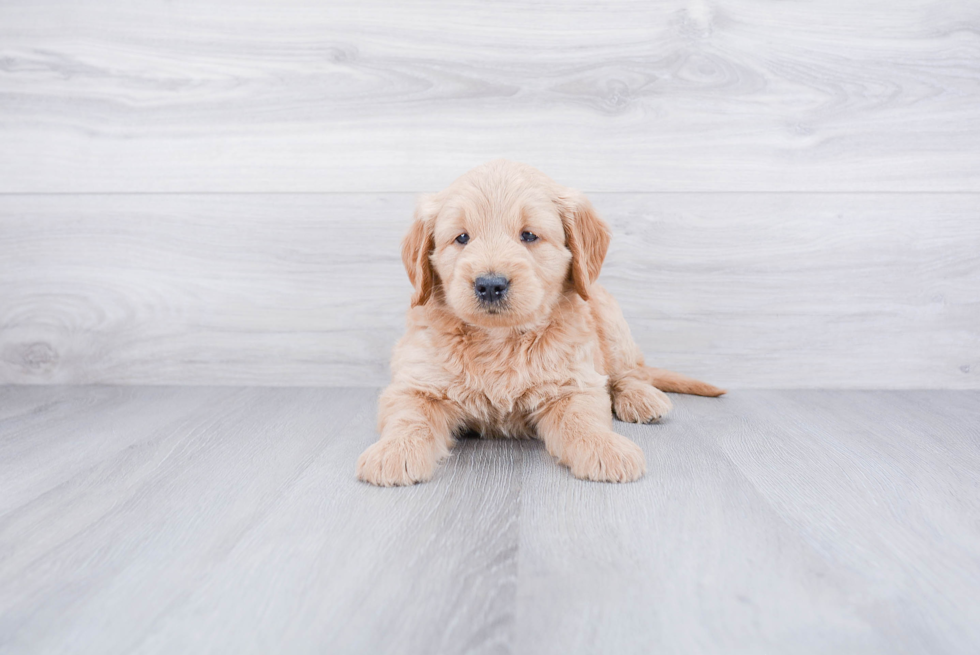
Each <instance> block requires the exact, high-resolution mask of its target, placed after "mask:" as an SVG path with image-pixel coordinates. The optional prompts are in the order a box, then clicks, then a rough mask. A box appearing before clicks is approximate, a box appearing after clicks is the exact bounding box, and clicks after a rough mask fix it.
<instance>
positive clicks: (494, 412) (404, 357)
mask: <svg viewBox="0 0 980 655" xmlns="http://www.w3.org/2000/svg"><path fill="white" fill-rule="evenodd" d="M608 246H609V228H608V227H607V226H606V224H605V223H604V222H603V221H602V220H601V219H600V218H599V217H598V216H597V215H596V212H595V210H594V209H593V208H592V204H591V203H590V202H589V201H588V199H587V198H586V197H585V196H584V195H582V194H581V193H578V192H576V191H573V190H571V189H568V188H566V187H563V186H561V185H559V184H557V183H556V182H554V181H553V180H551V179H550V178H549V177H547V176H546V175H544V174H543V173H541V172H540V171H538V170H536V169H534V168H532V167H530V166H526V165H524V164H518V163H515V162H510V161H503V160H499V161H493V162H490V163H488V164H484V165H483V166H479V167H478V168H475V169H473V170H472V171H470V172H469V173H466V174H465V175H463V176H462V177H460V178H459V179H458V180H456V181H455V182H453V183H452V185H450V186H449V188H447V189H445V190H444V191H442V192H440V193H437V194H434V195H431V196H426V197H423V198H422V199H421V200H420V202H419V204H418V208H417V209H416V212H415V222H414V224H413V225H412V227H411V229H410V230H409V233H408V235H407V236H406V237H405V240H404V242H403V244H402V259H403V261H404V262H405V268H406V269H407V270H408V277H409V279H410V280H411V281H412V284H413V285H414V286H415V294H414V296H413V298H412V307H411V309H410V310H409V312H408V331H407V333H406V334H405V336H404V337H403V338H402V339H401V341H399V342H398V345H397V346H395V351H394V356H393V359H392V364H391V369H392V383H391V385H390V386H389V387H388V388H387V389H386V390H385V392H384V393H383V394H382V396H381V399H380V407H379V424H378V429H379V431H380V433H381V439H380V440H379V441H378V442H377V443H375V444H373V445H372V446H371V447H369V448H368V449H367V450H366V451H364V454H362V455H361V457H360V459H358V462H357V476H358V477H359V478H360V479H361V480H365V481H367V482H370V483H372V484H377V485H383V486H391V485H407V484H412V483H414V482H420V481H423V480H428V479H429V478H431V477H432V474H433V473H434V472H435V470H436V467H437V466H438V464H439V462H440V461H441V460H442V459H443V458H445V457H446V456H448V455H449V451H450V449H451V448H452V446H453V443H454V440H455V435H456V434H458V433H460V432H461V431H464V430H474V431H476V432H479V433H481V434H482V435H483V436H485V437H517V438H522V437H535V436H536V437H537V438H539V439H541V440H542V441H543V442H544V445H545V447H546V448H547V450H548V452H549V453H551V454H552V455H553V456H555V457H556V458H557V459H558V461H559V462H561V463H562V464H564V465H565V466H567V467H568V468H569V469H571V472H572V474H573V475H575V476H576V477H578V478H585V479H589V480H601V481H607V482H627V481H630V480H636V479H637V478H639V477H640V476H642V475H643V473H644V472H645V470H646V464H645V462H644V459H643V451H641V450H640V448H639V447H638V446H637V445H636V444H635V443H633V442H632V441H630V440H629V439H627V438H626V437H623V436H621V435H619V434H616V433H615V432H613V430H612V413H613V412H614V411H615V412H616V416H618V417H619V418H620V420H623V421H629V422H632V423H642V422H650V421H656V420H657V419H659V418H660V417H661V416H663V415H664V414H666V413H667V412H668V411H669V410H670V408H671V404H670V400H669V399H668V397H667V396H666V394H664V393H663V392H664V391H677V392H680V393H692V394H698V395H702V396H718V395H721V394H723V393H724V391H722V390H721V389H717V388H715V387H713V386H711V385H709V384H706V383H704V382H699V381H697V380H692V379H691V378H687V377H684V376H682V375H679V374H677V373H671V372H669V371H663V370H659V369H655V368H650V367H648V366H645V365H644V363H643V355H642V354H641V353H640V350H639V348H638V347H637V346H636V344H635V343H634V342H633V338H632V337H631V336H630V330H629V326H628V325H627V324H626V320H625V319H624V318H623V314H622V312H621V311H620V309H619V306H618V305H617V304H616V300H615V299H614V298H613V297H612V296H611V295H610V294H609V292H607V291H606V290H605V289H603V288H602V287H601V286H599V285H598V284H596V278H597V277H598V276H599V270H600V268H601V267H602V261H603V259H604V258H605V256H606V249H607V247H608Z"/></svg>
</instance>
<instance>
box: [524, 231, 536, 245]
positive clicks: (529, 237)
mask: <svg viewBox="0 0 980 655" xmlns="http://www.w3.org/2000/svg"><path fill="white" fill-rule="evenodd" d="M537 240H538V235H537V234H535V233H534V232H528V231H527V230H524V231H523V232H521V241H523V242H524V243H531V242H532V241H537Z"/></svg>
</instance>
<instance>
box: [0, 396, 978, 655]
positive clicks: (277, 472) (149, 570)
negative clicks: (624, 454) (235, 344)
mask: <svg viewBox="0 0 980 655" xmlns="http://www.w3.org/2000/svg"><path fill="white" fill-rule="evenodd" d="M376 393H377V392H376V391H375V390H372V389H269V388H265V389H260V388H249V389H241V388H180V387H167V388H159V387H158V388H152V387H132V386H129V387H98V386H87V387H56V386H47V387H23V386H21V387H0V652H2V653H21V652H37V653H61V652H72V653H82V654H84V653H98V654H99V655H112V654H114V653H127V654H128V653H172V652H189V651H193V652H198V653H212V652H215V653H216V652H238V653H253V652H256V653H257V652H289V653H313V652H325V651H326V652H330V653H338V654H346V653H365V652H370V653H399V654H405V655H411V654H415V653H419V654H421V653H432V652H447V653H450V652H452V653H456V652H473V653H518V654H525V653H526V654H531V653H533V654H535V655H539V654H540V655H550V654H552V653H555V654H558V653H562V654H568V653H582V654H585V653H589V654H592V653H617V654H618V653H649V652H657V653H685V654H686V653H692V652H701V653H729V652H732V651H739V652H753V653H787V652H792V653H826V652H841V653H845V652H846V653H857V652H860V653H896V652H902V653H928V654H930V655H934V654H947V653H949V654H952V653H963V654H967V653H971V654H972V653H975V652H976V651H977V650H978V648H980V629H978V626H980V602H978V600H977V597H976V589H977V588H978V587H980V499H978V497H977V494H976V493H975V491H976V488H977V486H978V485H980V427H978V426H980V393H978V392H971V391H960V392H956V391H943V392H848V391H833V392H827V391H783V392H773V391H745V392H735V393H733V394H731V395H730V396H727V397H725V398H722V399H702V398H692V397H687V396H675V400H676V403H677V406H676V409H675V411H674V413H673V414H672V415H671V416H670V417H669V418H668V419H667V420H665V421H664V422H663V423H661V424H657V425H651V426H634V425H627V424H622V423H618V422H617V423H616V424H615V427H616V430H617V431H619V432H621V433H623V434H626V435H628V436H630V437H631V438H632V439H634V440H635V441H636V442H637V443H638V444H640V446H641V447H642V448H643V449H644V451H645V453H646V457H647V462H648V465H649V469H650V471H649V473H648V475H647V476H646V477H645V478H643V479H642V480H641V481H639V482H637V483H633V484H628V485H605V484H597V483H588V482H582V481H578V480H575V479H573V478H572V477H571V476H570V475H569V473H568V472H567V471H566V470H564V469H562V468H560V467H558V466H557V465H556V464H555V463H554V462H553V461H552V459H551V458H550V457H548V456H547V455H546V453H545V452H544V450H543V448H542V447H541V446H540V444H539V443H538V442H512V441H482V440H466V441H464V442H462V443H461V444H460V445H459V446H458V447H457V448H456V450H455V453H454V456H453V457H452V458H451V459H450V460H449V462H448V463H447V464H446V465H445V466H444V467H443V468H442V469H440V471H439V472H438V473H437V475H436V477H435V479H434V480H433V481H432V482H431V483H428V484H425V485H419V486H415V487H411V488H404V489H395V490H393V489H377V488H374V487H370V486H368V485H365V484H362V483H358V482H357V481H356V480H355V479H354V476H353V468H354V461H355V459H356V457H357V455H358V453H359V452H360V451H361V449H363V448H364V447H365V446H366V445H367V444H368V443H370V442H371V441H372V440H373V439H374V438H375V434H374V428H373V423H374V411H375V397H376Z"/></svg>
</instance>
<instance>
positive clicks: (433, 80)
mask: <svg viewBox="0 0 980 655" xmlns="http://www.w3.org/2000/svg"><path fill="white" fill-rule="evenodd" d="M978 31H980V5H978V4H976V3H947V2H942V1H941V0H902V1H901V2H884V1H882V0H875V1H871V2H850V1H845V0H821V1H820V2H816V3H814V2H807V1H805V0H796V1H792V2H779V3H774V2H769V1H764V0H719V1H710V0H668V1H667V2H656V3H652V2H633V1H626V0H622V1H617V2H593V1H592V0H573V1H571V2H562V3H558V4H555V3H549V2H521V3H494V4H492V5H488V4H486V3H482V2H469V3H459V2H422V1H421V0H416V1H410V2H397V3H391V2H387V1H384V2H383V1H382V0H371V1H366V0H346V1H344V2H330V3H321V2H315V3H311V2H305V1H303V0H276V1H275V2H272V1H268V0H264V1H255V0H251V1H245V0H234V1H231V0H209V2H206V3H200V2H165V1H164V0H141V1H133V2H121V1H116V2H100V3H97V4H93V3H76V2H70V1H69V0H52V1H49V2H43V3H39V2H34V0H10V1H7V2H4V3H3V4H2V5H0V152H3V153H4V154H3V157H0V192H107V191H117V192H138V191H147V192H148V191H168V192H188V191H201V192H217V191H222V192H232V191H237V192H252V191H276V192H279V191H292V192H295V191H330V192H392V191H402V192H411V193H416V192H419V191H425V190H434V189H438V188H441V187H443V186H445V184H447V183H448V182H449V181H451V180H452V179H453V178H455V177H456V176H457V175H458V174H459V173H460V172H462V171H464V170H467V169H468V168H470V167H472V166H474V165H476V164H479V163H481V162H483V161H486V160H488V159H492V158H495V157H500V156H505V157H510V158H514V159H519V160H522V161H527V162H528V163H531V164H533V165H536V166H538V167H540V168H542V169H544V170H546V171H548V172H549V173H550V174H552V175H553V176H554V177H556V178H557V179H560V180H561V181H563V182H565V183H567V184H569V185H572V186H576V187H579V188H582V189H585V190H588V191H607V192H612V191H620V192H641V191H704V190H715V191H820V192H822V191H968V192H976V191H980V121H978V120H977V116H978V115H980V47H978V44H977V38H976V34H977V33H978Z"/></svg>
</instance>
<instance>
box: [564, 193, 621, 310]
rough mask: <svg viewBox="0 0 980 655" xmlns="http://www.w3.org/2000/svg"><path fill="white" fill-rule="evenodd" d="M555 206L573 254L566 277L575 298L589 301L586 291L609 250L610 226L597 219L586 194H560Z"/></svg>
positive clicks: (567, 243) (587, 291) (597, 275)
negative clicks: (569, 280) (558, 209)
mask: <svg viewBox="0 0 980 655" xmlns="http://www.w3.org/2000/svg"><path fill="white" fill-rule="evenodd" d="M558 206H559V208H560V210H561V221H562V226H563V227H564V228H565V243H566V245H567V246H568V249H569V250H570V251H571V252H572V266H571V271H569V275H570V276H571V278H572V283H573V284H574V286H575V291H576V292H577V293H578V295H580V296H582V299H583V300H588V299H589V289H590V288H591V287H592V283H593V282H595V281H596V278H598V277H599V271H601V270H602V262H603V260H605V259H606V251H607V250H609V239H610V236H609V226H608V225H606V222H605V221H603V220H602V219H601V218H599V215H598V214H597V213H596V211H595V207H593V206H592V203H591V202H589V199H588V198H586V197H585V194H583V193H579V192H578V191H572V190H570V189H569V190H567V191H566V192H565V193H563V194H561V196H560V197H559V199H558Z"/></svg>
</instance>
